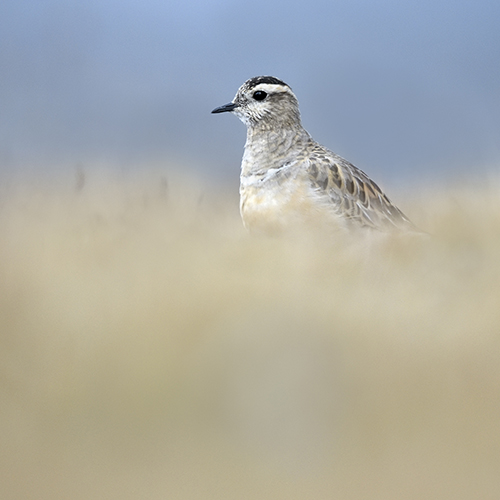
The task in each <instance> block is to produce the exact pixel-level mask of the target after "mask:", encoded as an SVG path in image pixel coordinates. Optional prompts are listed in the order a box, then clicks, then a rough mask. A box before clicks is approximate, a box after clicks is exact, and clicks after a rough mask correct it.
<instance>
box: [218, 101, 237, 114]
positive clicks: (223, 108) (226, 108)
mask: <svg viewBox="0 0 500 500" xmlns="http://www.w3.org/2000/svg"><path fill="white" fill-rule="evenodd" d="M237 107H238V104H236V103H234V102H230V103H228V104H224V106H219V107H218V108H215V109H214V110H213V111H212V113H225V112H226V111H233V109H234V108H237Z"/></svg>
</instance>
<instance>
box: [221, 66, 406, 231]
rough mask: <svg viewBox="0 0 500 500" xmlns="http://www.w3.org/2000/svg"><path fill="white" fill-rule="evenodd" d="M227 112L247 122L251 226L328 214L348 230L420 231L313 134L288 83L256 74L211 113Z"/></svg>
mask: <svg viewBox="0 0 500 500" xmlns="http://www.w3.org/2000/svg"><path fill="white" fill-rule="evenodd" d="M224 112H231V113H233V114H235V115H236V116H237V117H238V118H239V119H240V120H241V121H242V122H243V123H245V125H246V126H247V141H246V144H245V151H244V154H243V160H242V164H241V178H240V212H241V217H242V219H243V223H244V225H245V227H247V228H248V229H250V230H257V231H265V232H272V231H275V230H277V229H283V228H286V227H290V226H293V225H295V224H297V223H299V221H302V222H304V221H311V220H319V219H321V220H323V218H326V219H328V220H329V222H332V223H333V224H334V225H336V226H338V227H342V228H353V227H368V228H373V229H381V230H386V229H403V230H405V229H406V230H411V231H415V230H416V228H415V226H414V225H413V224H412V223H411V222H410V220H409V219H408V218H407V217H406V216H405V215H404V214H403V213H402V212H401V210H399V209H398V208H397V207H396V206H395V205H394V204H393V203H392V202H391V201H390V200H389V198H387V196H386V195H385V194H384V193H383V192H382V191H381V189H380V188H379V187H378V186H377V184H375V182H373V181H372V180H371V179H370V178H369V177H368V176H367V175H366V174H365V173H364V172H362V171H361V170H360V169H358V168H356V167H355V166H354V165H352V164H351V163H349V162H348V161H347V160H345V159H344V158H342V157H341V156H339V155H337V154H335V153H333V152H332V151H330V150H329V149H327V148H325V147H323V146H321V145H320V144H318V143H317V142H316V141H315V140H314V139H313V138H312V137H311V136H310V135H309V133H308V132H307V131H306V130H305V129H304V127H303V126H302V123H301V120H300V112H299V105H298V101H297V98H296V97H295V94H294V93H293V92H292V89H291V87H290V86H289V85H287V84H286V83H285V82H283V81H281V80H279V79H278V78H275V77H273V76H257V77H254V78H250V79H249V80H247V81H246V82H245V83H244V84H243V85H242V86H241V87H240V88H239V89H238V92H237V93H236V96H235V97H234V99H233V101H232V102H230V103H228V104H225V105H224V106H220V107H218V108H215V109H214V110H213V111H212V113H224Z"/></svg>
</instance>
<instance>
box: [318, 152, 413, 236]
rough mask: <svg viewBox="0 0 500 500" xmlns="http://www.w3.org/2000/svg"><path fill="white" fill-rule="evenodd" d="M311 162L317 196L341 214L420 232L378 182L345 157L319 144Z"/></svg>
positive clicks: (352, 219)
mask: <svg viewBox="0 0 500 500" xmlns="http://www.w3.org/2000/svg"><path fill="white" fill-rule="evenodd" d="M308 163H309V166H308V175H309V180H310V181H311V184H312V186H313V189H314V191H315V193H316V195H318V196H320V197H321V198H322V199H323V200H325V199H326V200H328V202H329V203H330V204H331V205H332V208H333V209H334V210H335V211H336V213H337V215H339V216H340V217H342V218H344V219H346V220H348V221H349V222H351V223H354V225H358V226H365V227H371V228H374V229H384V228H398V229H406V230H410V231H418V229H417V228H416V227H415V226H414V225H413V223H412V222H411V221H410V220H409V219H408V218H407V217H406V216H405V215H404V214H403V212H401V210H399V208H397V207H396V206H395V205H394V204H393V203H392V202H391V201H390V200H389V198H387V196H386V195H385V194H384V193H383V192H382V190H381V189H380V188H379V187H378V186H377V184H375V182H373V181H372V180H371V179H370V178H369V177H368V176H367V175H366V174H365V173H364V172H363V171H362V170H360V169H358V168H356V167H355V166H354V165H352V164H351V163H349V162H348V161H347V160H345V159H344V158H342V157H341V156H338V155H336V154H335V153H333V152H331V151H329V150H326V149H325V148H323V147H321V146H319V145H318V146H317V147H316V148H315V149H314V150H313V152H312V154H311V155H310V156H309V158H308Z"/></svg>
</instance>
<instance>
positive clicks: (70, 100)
mask: <svg viewBox="0 0 500 500" xmlns="http://www.w3.org/2000/svg"><path fill="white" fill-rule="evenodd" d="M499 26H500V2H498V0H475V1H471V0H453V1H452V0H418V1H409V0H397V1H396V0H380V1H377V0H338V1H334V2H332V1H331V0H328V1H327V0H311V1H309V2H290V1H289V0H286V1H285V0H282V1H275V2H272V1H270V0H253V1H251V2H249V1H242V0H235V1H229V0H215V1H201V0H187V1H186V0H183V1H182V2H180V1H179V2H174V1H166V0H161V1H160V0H87V1H85V2H83V1H75V0H73V1H71V0H3V1H2V2H1V3H0V68H1V75H0V76H1V77H0V165H1V169H2V170H4V171H6V170H22V169H25V168H36V169H40V170H44V169H45V170H46V169H50V168H51V167H52V166H57V167H58V168H61V167H62V168H74V165H77V164H78V165H83V166H84V167H85V166H86V165H89V166H91V165H95V164H100V165H103V164H109V165H113V166H118V167H120V166H122V167H126V168H137V169H139V168H144V165H147V164H148V162H156V163H158V162H160V164H161V163H162V162H164V164H165V165H166V168H167V166H169V165H170V166H171V165H178V166H180V167H182V168H187V169H192V170H197V171H200V172H204V173H210V172H214V173H216V174H217V175H219V176H221V177H224V178H227V179H233V178H234V179H237V177H238V169H239V162H240V158H241V154H242V149H243V145H244V140H245V129H244V125H243V124H242V123H240V122H239V121H238V120H237V119H236V118H235V117H233V116H228V115H217V116H216V115H211V114H210V111H211V110H212V109H213V108H214V107H216V106H219V105H221V104H225V103H226V102H228V101H230V100H231V99H232V98H233V96H234V94H235V92H236V90H237V88H238V87H239V85H240V84H241V83H242V82H243V81H244V80H246V79H247V78H249V77H252V76H256V75H260V74H269V75H274V76H277V77H279V78H281V79H283V80H285V81H286V82H287V83H289V84H290V85H291V87H292V88H293V89H294V91H295V93H296V94H297V96H298V98H299V101H300V104H301V110H302V117H303V122H304V125H305V126H306V128H307V129H308V130H309V132H311V134H312V135H313V136H314V137H315V138H316V139H317V140H318V141H319V142H321V143H323V144H324V145H326V146H328V147H330V148H331V149H333V150H335V151H336V152H337V153H339V154H341V155H343V156H345V157H347V158H348V159H349V160H351V161H352V162H353V163H355V164H357V165H358V166H359V167H360V168H362V169H363V170H365V171H367V172H368V173H369V174H371V175H373V176H378V177H377V179H380V178H381V177H382V178H383V179H385V180H386V182H387V180H389V179H392V181H394V179H400V180H401V181H402V182H406V181H411V180H416V179H422V178H429V177H430V178H432V177H433V176H438V177H441V179H446V177H447V176H448V175H449V174H450V173H452V174H454V175H458V176H460V175H464V174H465V173H467V172H469V173H470V172H471V171H474V172H481V171H482V170H487V169H490V170H495V169H496V168H498V166H499V165H500V161H499V160H500V29H499ZM392 181H391V182H392Z"/></svg>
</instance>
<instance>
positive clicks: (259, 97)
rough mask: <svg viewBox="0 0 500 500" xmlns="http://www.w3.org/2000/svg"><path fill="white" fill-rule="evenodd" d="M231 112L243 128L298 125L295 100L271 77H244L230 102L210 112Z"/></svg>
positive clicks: (297, 104)
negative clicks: (247, 78)
mask: <svg viewBox="0 0 500 500" xmlns="http://www.w3.org/2000/svg"><path fill="white" fill-rule="evenodd" d="M226 111H229V112H231V113H234V114H235V115H236V116H237V117H238V118H239V119H240V120H241V121H242V122H243V123H245V124H246V125H247V127H252V128H264V129H267V128H269V129H276V128H280V127H294V126H297V125H300V113H299V103H298V101H297V98H296V97H295V94H294V93H293V92H292V89H291V88H290V87H289V86H288V85H287V84H286V83H285V82H283V81H281V80H278V78H275V77H274V76H256V77H254V78H250V80H247V81H246V82H245V83H244V84H243V85H242V86H241V87H240V88H239V89H238V92H237V93H236V96H235V97H234V99H233V100H232V102H230V103H228V104H225V105H224V106H220V107H218V108H215V109H214V110H213V111H212V113H224V112H226Z"/></svg>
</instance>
